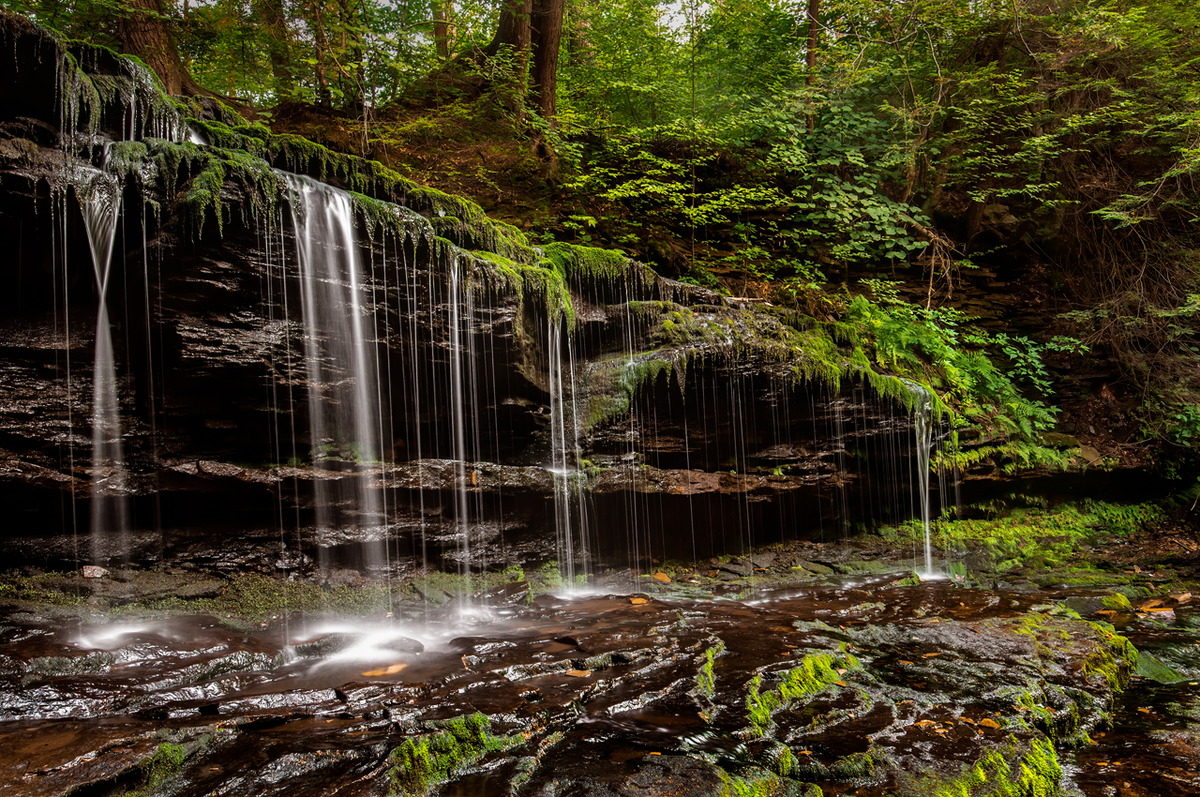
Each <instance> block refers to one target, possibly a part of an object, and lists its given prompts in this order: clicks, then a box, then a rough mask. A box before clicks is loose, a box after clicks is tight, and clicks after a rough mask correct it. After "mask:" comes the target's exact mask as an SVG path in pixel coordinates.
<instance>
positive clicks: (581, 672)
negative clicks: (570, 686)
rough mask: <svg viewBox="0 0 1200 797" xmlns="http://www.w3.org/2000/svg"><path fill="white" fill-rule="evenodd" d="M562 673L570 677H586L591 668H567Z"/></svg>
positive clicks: (589, 673) (590, 672)
mask: <svg viewBox="0 0 1200 797" xmlns="http://www.w3.org/2000/svg"><path fill="white" fill-rule="evenodd" d="M563 674H564V675H569V676H571V677H572V678H586V677H588V676H589V675H591V674H592V671H591V670H567V671H566V672H565V673H563Z"/></svg>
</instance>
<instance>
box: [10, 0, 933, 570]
mask: <svg viewBox="0 0 1200 797" xmlns="http://www.w3.org/2000/svg"><path fill="white" fill-rule="evenodd" d="M0 23H2V25H0V28H2V29H3V35H2V36H0V42H2V44H3V46H4V48H5V49H6V51H7V52H5V53H4V54H3V57H0V86H2V87H4V88H2V89H0V91H2V92H3V95H2V96H0V113H2V114H3V117H2V118H0V236H2V238H3V240H4V241H6V242H7V245H8V246H7V249H8V252H7V256H6V257H5V258H4V264H3V268H4V273H5V275H6V280H7V285H8V289H7V290H6V291H4V292H3V294H2V295H0V305H2V307H0V310H2V312H0V316H2V318H3V321H2V322H0V341H2V345H3V367H2V372H0V374H2V375H0V430H2V431H0V496H2V498H3V500H4V503H5V506H6V508H7V510H8V511H7V521H6V523H5V525H4V528H5V531H4V535H5V537H6V538H7V539H6V540H5V542H4V545H5V549H6V550H7V551H9V552H10V555H11V556H13V557H14V563H17V562H19V561H30V562H38V563H44V564H53V565H63V564H68V563H75V562H79V561H87V560H89V559H94V560H96V561H100V562H105V561H113V560H115V559H119V558H121V557H129V558H130V559H132V560H134V561H143V562H153V561H157V560H160V559H168V560H183V561H191V562H194V563H197V564H202V565H205V566H213V567H217V568H236V569H262V570H267V571H272V570H276V569H283V570H294V569H295V568H297V567H303V566H304V563H305V562H307V561H315V559H306V558H305V556H306V555H311V554H313V552H314V551H317V550H321V551H323V552H324V554H325V556H324V557H317V558H320V559H321V561H323V562H326V563H327V564H336V563H339V562H349V563H356V564H362V563H363V562H364V561H365V562H366V563H367V564H370V561H369V560H370V559H371V557H370V556H366V558H365V559H364V556H365V554H364V553H363V548H364V546H367V547H370V546H372V545H375V546H379V545H382V546H383V550H385V552H386V554H387V556H386V559H385V561H387V562H390V563H391V564H392V565H393V566H400V567H404V566H409V565H414V564H415V563H418V562H419V561H420V559H421V557H422V556H429V557H433V558H434V559H435V560H436V559H438V558H440V559H441V563H442V564H444V565H449V564H450V562H449V560H453V559H457V560H458V562H459V564H460V565H462V564H465V562H464V560H465V559H467V558H468V557H469V558H470V559H471V560H472V562H474V563H486V565H487V566H491V565H495V564H501V563H504V562H510V561H522V562H530V561H536V560H544V559H548V558H552V557H556V556H557V557H558V558H560V559H561V558H563V557H564V556H565V557H568V558H571V559H573V560H577V561H580V562H583V561H585V560H588V559H592V560H594V559H597V558H600V559H604V558H608V559H612V560H614V561H619V560H621V559H622V558H624V557H626V556H631V555H634V554H636V555H639V556H641V555H653V556H674V557H692V556H709V555H712V554H714V553H717V552H720V551H723V550H729V549H738V548H741V547H743V546H745V545H748V544H753V543H762V542H768V541H771V540H773V539H779V538H782V537H794V536H807V535H817V534H822V533H833V532H835V531H836V532H838V533H840V532H841V530H842V529H843V528H844V527H845V524H848V523H851V522H853V521H855V520H860V519H863V518H866V517H880V516H886V517H891V518H895V517H898V516H906V515H909V514H911V512H912V507H913V506H914V504H913V497H912V493H911V489H910V480H911V474H912V472H913V466H912V454H913V442H912V441H913V432H912V426H911V422H910V420H909V418H910V410H911V408H912V406H913V405H914V404H916V403H919V401H920V391H915V392H914V391H913V390H912V389H911V387H910V386H909V385H907V384H906V383H904V382H903V381H902V380H899V379H896V378H894V377H888V376H881V375H878V374H876V373H874V372H873V371H871V370H870V369H869V368H866V369H864V368H863V367H862V366H861V365H855V364H852V362H851V361H850V359H849V355H848V354H847V353H846V352H844V351H842V350H841V349H839V347H838V345H837V344H836V342H835V341H834V340H833V339H832V338H831V336H830V335H829V333H828V332H826V331H824V330H822V329H821V328H820V326H819V325H817V324H815V323H814V322H813V321H812V319H806V318H804V317H801V316H797V315H795V314H791V313H786V312H783V311H780V310H778V309H776V308H772V307H770V306H766V305H760V304H756V303H751V302H739V301H737V300H730V299H726V298H722V297H720V296H718V295H716V294H713V293H711V292H708V291H705V290H703V289H700V288H696V287H693V286H688V285H683V284H680V283H676V282H673V281H670V280H666V279H663V278H660V277H658V276H657V275H655V274H654V273H653V272H651V271H650V270H649V269H647V268H645V267H644V266H641V265H639V264H637V263H634V262H630V261H627V260H625V259H624V258H622V257H620V256H618V255H616V254H613V253H609V252H604V251H601V250H592V249H585V248H579V247H571V246H565V245H558V244H555V245H550V246H546V247H542V248H537V247H534V246H532V245H530V243H529V242H528V241H527V240H526V238H525V237H524V235H522V234H521V233H520V232H519V231H517V230H516V229H514V228H511V227H507V226H505V225H501V224H498V223H495V222H493V221H491V220H489V219H487V218H486V217H485V216H484V215H483V214H482V212H481V211H480V210H479V208H478V207H476V206H474V205H473V204H472V203H469V202H466V201H463V200H460V199H457V198H454V197H450V196H446V195H444V194H440V193H438V192H435V191H431V190H428V189H424V188H422V187H420V186H416V185H414V184H412V183H410V182H408V181H406V180H404V179H403V178H402V177H400V176H399V175H396V174H394V173H390V172H388V171H387V170H386V169H384V168H383V167H381V166H379V165H378V164H374V163H370V162H365V161H358V160H356V159H353V158H348V157H345V156H339V155H335V154H333V153H329V152H325V151H323V150H320V149H319V148H316V147H313V146H312V145H310V144H308V143H307V142H304V141H303V140H301V139H295V138H288V137H279V136H272V135H271V134H270V133H269V132H267V131H266V130H265V129H263V128H261V127H256V126H253V125H248V124H245V123H244V122H242V121H241V120H239V119H236V118H233V117H232V116H231V115H230V113H229V112H228V111H224V110H223V109H221V108H213V107H210V108H205V107H200V106H196V107H188V106H184V105H180V104H178V103H176V102H175V101H174V100H172V99H170V98H167V97H164V96H163V95H161V94H160V93H159V92H158V89H157V87H156V85H155V84H154V82H153V81H152V80H151V79H150V78H149V77H148V75H147V74H146V73H145V72H144V71H142V70H141V69H140V68H139V67H138V66H136V65H134V64H132V63H130V62H128V61H124V60H122V59H119V58H117V57H116V56H114V55H112V54H111V53H108V52H106V51H101V50H95V49H87V48H82V47H75V46H67V45H64V44H63V43H61V42H59V41H57V40H55V39H54V38H53V37H51V36H50V35H49V34H47V33H45V32H44V31H41V30H39V29H37V28H35V27H32V26H30V25H29V24H28V23H26V22H24V21H23V20H21V19H19V18H15V17H10V16H6V17H3V18H0ZM291 173H301V174H309V175H311V176H312V177H315V178H318V179H323V180H325V181H326V182H327V183H328V184H331V185H333V186H336V187H337V188H338V189H346V190H348V191H349V193H330V196H334V197H337V199H336V202H343V201H344V202H345V203H346V207H348V208H350V210H349V211H346V212H345V213H344V214H343V215H344V216H345V217H346V218H347V219H349V222H348V226H349V228H350V229H352V231H353V237H352V238H347V239H346V242H345V243H339V242H338V241H336V240H333V239H332V234H331V233H328V232H319V231H318V232H314V231H313V229H314V228H313V227H312V226H311V224H310V223H309V222H310V221H311V219H310V218H309V216H311V215H312V214H314V213H317V212H318V211H317V210H314V209H312V208H311V207H309V209H308V210H304V209H303V208H302V207H301V204H302V203H301V198H300V192H299V189H297V187H296V186H297V185H298V183H297V182H296V179H297V178H294V177H290V176H289V174H291ZM104 186H116V187H117V188H116V191H117V193H118V194H119V196H120V206H119V215H118V217H117V221H116V228H115V232H114V235H113V239H112V244H113V255H112V259H111V264H110V265H109V266H108V269H107V273H108V278H107V282H105V280H104V279H103V278H102V274H103V273H104V272H105V268H104V266H105V264H104V263H99V262H97V259H94V258H93V254H92V250H93V248H94V243H95V236H96V224H95V223H88V222H86V221H85V214H84V213H83V212H82V210H83V209H85V208H87V207H89V203H91V202H93V201H94V199H95V197H96V196H97V195H98V192H101V191H102V190H107V189H105V188H104ZM321 190H322V191H324V190H325V189H321ZM321 201H323V202H326V203H327V204H325V205H321V206H320V212H331V211H329V210H328V209H329V207H331V206H332V205H330V204H329V203H333V202H335V200H334V199H324V200H321ZM306 213H307V214H309V216H305V214H306ZM89 235H90V236H91V238H89ZM298 239H299V240H298ZM89 240H91V241H92V246H90V245H89ZM314 242H316V243H317V244H319V245H320V246H322V247H324V248H323V249H322V250H321V252H322V253H321V254H318V255H313V254H312V253H311V252H309V251H308V250H309V248H311V246H313V245H314ZM306 252H307V254H306ZM353 255H356V257H352V256H353ZM314 258H316V259H318V260H320V261H321V263H323V264H324V266H322V267H325V266H328V265H329V263H333V262H334V261H335V260H336V261H337V262H350V260H354V261H355V262H356V263H357V265H356V266H354V267H353V269H351V268H350V267H349V266H335V268H340V269H341V270H340V271H332V272H319V273H318V272H316V271H313V268H314V266H313V265H312V263H311V262H310V261H313V259H314ZM102 259H103V258H102V257H101V258H100V260H102ZM339 291H340V292H339ZM339 297H340V298H339ZM101 308H104V309H106V311H107V315H108V323H107V324H105V323H104V319H103V318H101V317H100V316H101ZM323 319H324V320H323ZM329 319H334V320H337V319H342V320H344V319H350V320H351V321H352V324H351V327H353V330H352V331H351V332H347V331H345V330H341V329H335V328H333V325H334V322H333V321H330V320H329ZM339 323H340V322H339ZM351 327H347V329H350V328H351ZM105 331H107V332H108V334H109V335H110V336H111V340H112V347H113V352H114V354H113V362H114V377H113V378H114V379H115V385H116V392H115V396H116V400H115V404H116V406H115V413H116V418H117V419H118V423H117V425H116V426H114V427H112V429H110V428H109V427H107V426H105V425H104V424H103V422H102V419H101V417H100V414H99V409H98V407H99V403H98V402H99V399H98V398H97V396H98V395H99V394H100V393H102V392H103V391H102V390H100V389H98V388H102V387H103V385H98V384H97V383H98V381H100V380H102V378H103V377H98V376H97V374H100V373H101V371H99V370H98V365H97V363H98V358H97V351H98V350H99V349H100V348H102V347H101V346H100V345H99V342H100V341H101V339H102V338H103V337H104V333H105ZM351 336H356V337H355V339H354V340H349V338H350V337H351ZM347 347H349V348H347ZM348 352H349V353H348ZM355 396H357V397H358V398H354V397H355ZM364 414H367V415H369V416H370V417H367V418H366V419H365V422H364V421H363V418H362V416H363V415H364ZM364 429H366V430H367V431H365V432H364V431H363V430H364ZM114 430H115V431H114ZM364 438H367V439H364ZM117 443H119V444H120V448H121V449H122V450H121V453H120V459H119V460H118V459H114V456H113V455H112V454H110V453H103V452H108V451H110V450H113V449H115V447H116V444H117ZM98 507H99V508H100V509H99V510H98ZM105 507H108V508H105ZM111 507H117V508H118V509H119V510H120V511H117V510H113V509H111ZM101 510H102V511H101ZM113 518H122V519H121V520H116V521H114V520H113ZM98 524H99V525H103V526H105V528H103V529H91V527H94V526H97V525H98ZM556 540H557V543H556ZM564 543H565V548H564ZM556 545H557V548H556V547H555V546H556Z"/></svg>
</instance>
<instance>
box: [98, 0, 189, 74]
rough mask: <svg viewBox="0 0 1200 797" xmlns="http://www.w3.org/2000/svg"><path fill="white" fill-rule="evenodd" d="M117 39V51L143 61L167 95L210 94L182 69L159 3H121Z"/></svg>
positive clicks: (151, 0) (145, 0) (142, 0)
mask: <svg viewBox="0 0 1200 797" xmlns="http://www.w3.org/2000/svg"><path fill="white" fill-rule="evenodd" d="M117 35H118V37H119V38H120V40H121V49H122V50H124V51H125V52H127V53H129V54H131V55H136V56H137V57H138V58H141V59H142V60H143V61H145V62H146V65H147V66H149V67H150V69H151V70H153V71H154V74H156V75H158V79H159V80H160V81H162V84H163V87H164V88H165V89H166V90H167V93H168V94H189V95H197V94H206V93H210V92H206V91H205V90H204V89H203V88H202V87H201V86H200V84H199V83H197V82H196V81H195V80H194V79H193V78H192V76H191V74H190V73H189V72H188V71H187V69H185V68H184V66H183V61H182V60H181V59H180V57H179V51H178V50H177V49H176V48H175V40H174V39H173V38H172V36H171V31H170V28H169V27H168V25H167V14H166V11H165V9H164V7H163V4H162V0H125V6H124V8H123V14H122V16H121V18H120V21H119V23H118V25H117Z"/></svg>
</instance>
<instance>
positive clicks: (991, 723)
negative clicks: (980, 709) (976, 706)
mask: <svg viewBox="0 0 1200 797" xmlns="http://www.w3.org/2000/svg"><path fill="white" fill-rule="evenodd" d="M979 724H980V725H982V726H983V727H985V728H999V727H1000V723H998V722H996V721H995V720H993V719H988V718H987V717H984V718H983V719H981V720H980V721H979Z"/></svg>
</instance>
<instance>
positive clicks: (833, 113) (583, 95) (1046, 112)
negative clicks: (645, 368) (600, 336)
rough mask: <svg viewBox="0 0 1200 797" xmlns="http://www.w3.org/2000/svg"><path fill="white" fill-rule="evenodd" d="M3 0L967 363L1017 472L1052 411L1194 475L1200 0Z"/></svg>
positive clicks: (266, 103) (1077, 436)
mask: <svg viewBox="0 0 1200 797" xmlns="http://www.w3.org/2000/svg"><path fill="white" fill-rule="evenodd" d="M6 5H7V6H8V7H9V8H11V9H13V10H15V11H17V12H19V13H22V14H25V15H28V16H29V17H30V18H32V19H33V20H35V21H37V22H39V23H40V24H43V25H45V26H47V27H49V28H51V29H54V30H57V31H60V32H61V33H62V34H63V35H64V36H66V37H68V38H73V39H82V40H85V41H88V42H90V43H95V44H100V45H104V46H109V47H113V48H115V49H117V50H119V51H121V52H124V53H129V54H132V55H135V56H137V57H139V58H141V59H142V60H143V61H145V63H147V64H148V65H149V66H150V67H151V68H152V69H153V70H154V71H155V72H156V73H157V74H158V76H159V77H160V78H161V79H162V81H163V83H164V85H165V86H166V87H167V89H168V90H169V91H171V92H173V93H182V94H187V95H192V96H195V97H200V98H205V101H207V102H210V103H217V104H220V105H223V106H225V107H226V108H227V109H228V110H230V111H232V112H234V113H236V114H240V115H241V116H242V117H244V119H245V120H246V122H247V123H248V124H257V125H266V126H269V127H270V128H271V129H273V130H274V131H275V132H291V133H297V134H300V135H302V136H304V137H307V138H309V139H312V140H314V141H317V142H319V143H320V144H323V145H325V146H327V147H330V148H332V149H337V150H341V151H346V152H353V153H355V154H360V155H363V156H366V157H369V158H372V159H376V160H379V161H381V162H382V163H384V164H386V165H388V166H390V167H392V168H394V169H396V170H397V171H399V172H400V173H402V174H404V175H406V176H409V177H411V178H412V179H415V180H417V181H418V182H423V183H426V184H430V185H434V186H437V187H439V188H442V189H445V190H448V191H451V192H455V193H461V194H464V195H467V196H470V197H472V198H473V199H475V200H476V201H478V202H480V204H482V205H483V206H484V208H485V209H486V210H488V212H489V213H491V214H493V215H494V216H496V217H499V218H501V219H505V220H507V221H511V222H514V223H516V224H517V225H518V226H519V227H522V228H523V229H525V231H526V232H528V233H530V234H531V235H532V236H533V238H534V240H535V241H541V242H543V243H548V242H550V241H555V240H557V241H570V242H586V243H591V244H594V245H601V246H605V247H612V248H619V249H622V250H624V251H625V252H627V253H628V254H630V255H631V256H633V257H636V258H638V259H640V260H642V261H643V262H646V263H648V264H650V265H652V266H653V267H655V268H656V269H657V270H659V271H660V272H661V273H664V274H667V275H670V276H674V277H677V278H680V279H682V280H684V281H688V282H694V283H697V284H701V285H706V286H711V287H716V288H719V289H721V290H723V291H725V292H726V293H732V294H734V295H739V296H746V297H752V298H760V299H766V300H770V301H772V302H774V303H776V304H778V305H784V306H795V307H797V308H800V309H803V310H804V311H805V312H808V313H813V314H816V315H818V316H821V317H828V318H831V319H834V318H836V319H840V320H845V321H848V322H850V323H852V324H856V325H858V326H859V327H860V328H862V329H865V330H868V331H869V332H870V333H871V334H873V335H874V336H875V337H876V338H877V343H878V349H879V351H880V352H881V353H883V354H884V355H886V356H887V357H890V358H892V359H893V360H895V361H896V362H903V361H906V360H907V361H913V362H917V361H921V362H924V363H925V364H927V365H932V366H934V367H937V368H940V369H941V371H942V374H941V376H942V379H941V380H940V384H938V385H937V387H938V388H939V389H942V390H944V391H945V393H946V396H945V397H946V398H947V399H948V400H950V401H951V402H952V403H954V404H955V405H957V406H959V407H961V408H963V409H964V410H965V417H967V418H968V419H969V418H970V417H971V415H972V404H973V402H974V401H975V399H976V395H977V394H980V393H988V392H990V393H995V392H996V391H995V386H994V385H990V386H989V385H988V384H987V383H988V382H989V381H994V380H995V378H996V377H995V375H994V374H990V373H989V372H987V369H988V368H990V367H991V366H990V365H988V364H987V363H988V362H989V360H987V359H986V358H980V357H973V356H971V354H972V352H986V353H988V354H989V355H991V357H992V358H993V359H994V361H995V362H997V363H999V364H1000V365H1001V367H1002V368H1003V369H1004V370H1005V371H1006V372H1007V375H1008V376H1009V377H1011V378H1013V379H1014V380H1015V382H1016V383H1017V385H1018V387H1019V390H1020V395H1019V396H1018V395H1013V396H1011V397H1010V400H1009V402H1008V403H1010V404H1011V405H1013V406H1016V405H1017V404H1019V405H1020V406H1019V408H1018V409H1017V411H1015V412H1010V413H1007V414H1008V415H1011V416H1015V417H1016V422H1015V423H1014V422H1009V423H1008V424H1007V427H1006V428H1003V429H1000V432H1001V433H1002V435H1003V436H1004V437H1006V438H1008V439H1009V445H1007V446H1006V448H1005V449H1004V450H1005V455H1006V456H1007V457H1009V458H1010V459H1013V458H1015V460H1016V461H1017V462H1018V464H1036V463H1038V462H1041V461H1044V460H1046V459H1047V458H1050V459H1052V458H1053V456H1052V455H1051V454H1050V453H1049V448H1047V447H1046V446H1045V445H1043V444H1044V443H1045V439H1044V435H1045V433H1048V432H1051V431H1052V430H1054V429H1055V428H1056V426H1057V428H1058V430H1059V431H1060V432H1061V431H1065V432H1068V433H1070V434H1071V435H1074V437H1073V438H1072V439H1073V441H1083V443H1084V444H1086V445H1087V446H1088V451H1087V453H1088V454H1089V455H1090V456H1088V457H1087V459H1088V460H1089V461H1090V463H1091V464H1100V463H1101V462H1103V463H1109V464H1115V463H1119V462H1121V461H1129V462H1131V464H1144V463H1145V462H1147V461H1149V462H1152V463H1154V464H1156V466H1158V467H1159V468H1161V469H1163V470H1164V471H1165V472H1168V473H1169V474H1182V473H1186V472H1190V470H1191V465H1192V462H1191V449H1192V446H1193V445H1194V443H1195V441H1196V439H1197V436H1198V435H1200V410H1198V409H1197V407H1198V406H1200V404H1198V402H1197V392H1198V391H1200V369H1197V367H1196V366H1197V362H1198V358H1200V348H1198V341H1197V340H1196V339H1195V331H1196V318H1197V314H1198V313H1200V283H1198V282H1197V278H1198V271H1197V269H1198V268H1200V254H1198V251H1200V250H1198V242H1197V234H1198V233H1200V228H1198V226H1197V220H1198V219H1200V216H1198V213H1200V206H1198V197H1197V191H1196V185H1195V179H1196V177H1195V175H1196V172H1197V170H1198V169H1200V160H1198V156H1200V112H1198V110H1197V107H1198V105H1197V104H1198V102H1200V11H1197V10H1196V8H1195V7H1194V6H1193V4H1190V3H1186V2H1181V1H1179V2H1166V1H1163V2H1158V1H1157V0H1156V1H1155V2H1133V3H1116V2H1094V1H1089V2H1045V3H1043V2H1019V3H996V2H965V3H964V2H903V3H891V4H885V5H880V4H875V3H861V2H853V1H850V2H828V1H827V2H821V0H808V2H806V3H789V2H744V1H743V0H727V1H726V2H712V3H705V2H696V1H695V0H684V2H682V3H657V2H651V1H650V0H627V1H624V0H623V1H622V2H614V3H597V2H590V1H589V0H506V1H505V2H497V3H488V2H474V1H472V2H456V1H455V0H441V1H440V2H438V1H435V2H419V1H415V2H376V1H375V0H358V1H357V2H356V1H353V0H331V1H330V2H321V1H316V0H302V1H300V2H283V1H282V0H254V1H253V2H238V1H236V0H229V1H227V0H219V2H211V3H209V2H204V3H197V4H192V3H191V2H189V1H188V0H183V2H181V3H172V2H163V0H111V1H106V2H58V1H56V0H49V1H44V2H43V1H40V0H39V1H35V2H27V1H26V0H17V1H16V2H13V1H12V0H9V1H8V2H6ZM882 356H883V355H881V357H882ZM880 364H881V365H883V366H884V367H886V366H887V363H886V362H883V363H880ZM1070 373H1074V374H1075V376H1076V377H1077V378H1073V379H1068V378H1066V375H1067V374H1070ZM975 410H976V412H975V415H976V418H975V420H980V419H981V418H980V417H979V416H981V415H986V414H988V413H991V414H992V415H994V414H995V407H994V406H991V407H987V406H983V407H978V408H975ZM1010 420H1011V419H1010ZM1014 441H1016V443H1018V444H1014ZM1059 448H1061V446H1059ZM1101 454H1102V455H1103V456H1101ZM1189 481H1190V479H1189ZM1182 486H1186V485H1182Z"/></svg>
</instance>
